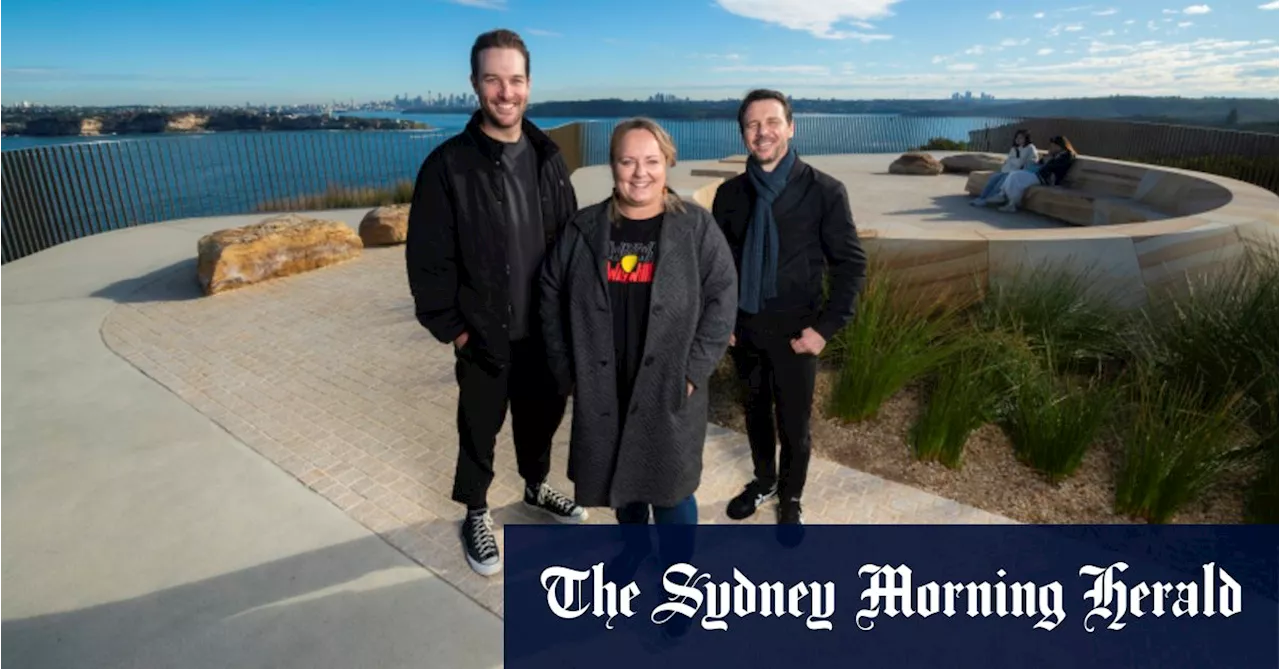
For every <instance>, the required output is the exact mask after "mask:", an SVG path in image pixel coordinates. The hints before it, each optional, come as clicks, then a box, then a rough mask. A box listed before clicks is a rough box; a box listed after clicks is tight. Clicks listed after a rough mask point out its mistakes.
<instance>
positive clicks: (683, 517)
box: [615, 495, 698, 525]
mask: <svg viewBox="0 0 1280 669" xmlns="http://www.w3.org/2000/svg"><path fill="white" fill-rule="evenodd" d="M650 510H652V516H653V522H654V524H657V525H697V524H698V500H697V499H696V498H695V497H694V496H693V495H689V496H688V497H686V498H684V499H683V500H681V501H680V502H679V503H677V504H676V505H675V506H650V505H648V504H645V503H643V502H636V503H634V504H628V505H626V506H624V507H622V508H621V509H616V510H615V511H616V513H617V514H618V523H619V524H621V525H647V524H648V523H649V516H650Z"/></svg>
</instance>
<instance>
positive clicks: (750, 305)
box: [738, 149, 796, 314]
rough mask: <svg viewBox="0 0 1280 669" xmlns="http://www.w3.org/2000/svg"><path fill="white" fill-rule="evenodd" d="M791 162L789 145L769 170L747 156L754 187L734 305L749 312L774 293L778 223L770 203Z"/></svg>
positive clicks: (792, 153) (793, 154)
mask: <svg viewBox="0 0 1280 669" xmlns="http://www.w3.org/2000/svg"><path fill="white" fill-rule="evenodd" d="M795 162H796V152H795V150H793V149H788V150H787V155H785V156H783V157H782V160H779V161H778V165H777V167H775V168H773V171H772V172H766V171H764V169H763V168H761V167H760V162H759V161H758V160H756V158H755V156H751V157H750V158H748V159H747V178H748V179H749V180H750V181H751V185H752V186H753V187H755V190H756V204H755V207H754V208H753V209H752V212H751V222H750V223H749V224H748V225H747V237H746V239H745V240H744V241H743V245H742V270H741V271H740V272H739V276H738V283H739V286H740V288H741V290H740V291H739V295H738V308H739V309H741V310H743V311H745V312H747V313H749V314H758V313H760V310H761V309H762V308H763V307H764V302H765V300H768V299H769V298H771V297H775V296H776V295H777V294H778V223H777V221H775V220H773V203H774V201H775V200H777V199H778V196H779V195H781V194H782V189H783V188H785V187H786V185H787V175H789V174H790V173H791V166H792V165H794V164H795Z"/></svg>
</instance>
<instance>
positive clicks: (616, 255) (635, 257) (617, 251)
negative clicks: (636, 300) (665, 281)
mask: <svg viewBox="0 0 1280 669" xmlns="http://www.w3.org/2000/svg"><path fill="white" fill-rule="evenodd" d="M654 244H655V242H646V243H637V242H613V241H611V242H609V282H610V283H653V249H654Z"/></svg>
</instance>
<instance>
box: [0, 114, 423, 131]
mask: <svg viewBox="0 0 1280 669" xmlns="http://www.w3.org/2000/svg"><path fill="white" fill-rule="evenodd" d="M14 116H16V115H12V114H6V118H5V121H4V124H3V134H4V136H6V137H68V136H70V137H76V136H79V137H93V136H98V135H144V134H185V133H203V132H245V131H296V130H430V129H431V126H429V125H427V124H425V123H420V122H417V121H409V120H402V119H377V118H354V117H342V118H335V117H331V116H326V115H320V114H279V113H258V112H250V111H228V112H210V113H201V112H114V113H101V114H81V113H70V112H68V113H56V114H38V115H31V116H30V117H27V118H22V117H21V116H18V117H17V118H14Z"/></svg>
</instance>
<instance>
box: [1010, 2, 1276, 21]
mask: <svg viewBox="0 0 1280 669" xmlns="http://www.w3.org/2000/svg"><path fill="white" fill-rule="evenodd" d="M1276 2H1280V0H1276ZM1032 16H1033V17H1034V18H1037V19H1043V18H1044V12H1036V13H1035V14H1033V15H1032Z"/></svg>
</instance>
